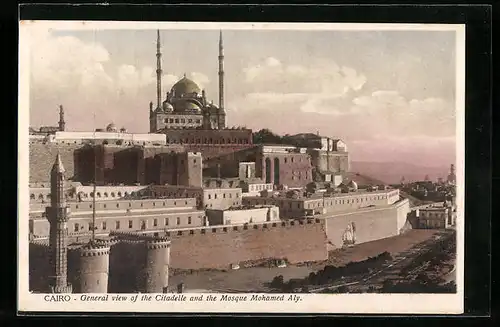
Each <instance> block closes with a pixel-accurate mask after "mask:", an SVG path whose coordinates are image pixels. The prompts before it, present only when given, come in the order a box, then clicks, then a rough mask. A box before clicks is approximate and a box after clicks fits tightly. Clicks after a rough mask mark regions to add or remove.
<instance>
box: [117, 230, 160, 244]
mask: <svg viewBox="0 0 500 327" xmlns="http://www.w3.org/2000/svg"><path fill="white" fill-rule="evenodd" d="M156 234H157V233H156ZM109 236H111V237H112V238H113V239H115V240H117V241H118V242H119V241H122V240H131V241H138V242H144V241H146V242H147V244H148V246H150V245H151V246H157V245H160V244H163V245H169V244H170V238H168V237H166V236H160V235H155V234H153V235H151V234H146V233H143V232H125V231H111V232H110V233H109Z"/></svg>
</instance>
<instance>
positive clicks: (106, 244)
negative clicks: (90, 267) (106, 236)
mask: <svg viewBox="0 0 500 327" xmlns="http://www.w3.org/2000/svg"><path fill="white" fill-rule="evenodd" d="M111 243H112V242H110V241H107V240H100V239H96V240H92V241H90V242H88V243H87V244H85V245H84V246H82V247H80V248H79V249H78V250H79V253H80V256H82V257H95V256H101V255H109V251H110V249H111Z"/></svg>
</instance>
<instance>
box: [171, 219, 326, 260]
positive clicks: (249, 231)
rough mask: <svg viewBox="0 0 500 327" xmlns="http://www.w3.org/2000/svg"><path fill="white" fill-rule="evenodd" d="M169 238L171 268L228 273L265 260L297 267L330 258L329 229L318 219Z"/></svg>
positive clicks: (209, 229)
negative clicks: (235, 266)
mask: <svg viewBox="0 0 500 327" xmlns="http://www.w3.org/2000/svg"><path fill="white" fill-rule="evenodd" d="M167 235H168V236H170V237H171V239H172V245H171V252H170V267H171V268H179V269H228V268H229V266H230V265H231V264H238V263H240V262H244V261H258V260H262V259H286V260H287V261H288V262H290V263H292V264H297V263H302V262H310V261H323V260H326V259H327V258H328V253H327V249H326V242H327V240H326V234H325V228H324V225H323V222H322V221H320V220H318V219H316V220H314V219H311V220H301V221H286V222H285V221H283V222H269V223H264V224H245V225H237V226H214V227H202V228H196V229H183V230H177V231H170V232H168V233H167Z"/></svg>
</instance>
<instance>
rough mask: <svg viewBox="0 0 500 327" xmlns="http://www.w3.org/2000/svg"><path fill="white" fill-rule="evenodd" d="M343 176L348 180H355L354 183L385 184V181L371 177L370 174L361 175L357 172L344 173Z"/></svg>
mask: <svg viewBox="0 0 500 327" xmlns="http://www.w3.org/2000/svg"><path fill="white" fill-rule="evenodd" d="M345 177H346V179H348V180H353V181H355V182H356V184H358V185H387V183H385V182H383V181H381V180H379V179H376V178H373V177H370V176H366V175H363V174H361V173H358V172H349V173H346V175H345Z"/></svg>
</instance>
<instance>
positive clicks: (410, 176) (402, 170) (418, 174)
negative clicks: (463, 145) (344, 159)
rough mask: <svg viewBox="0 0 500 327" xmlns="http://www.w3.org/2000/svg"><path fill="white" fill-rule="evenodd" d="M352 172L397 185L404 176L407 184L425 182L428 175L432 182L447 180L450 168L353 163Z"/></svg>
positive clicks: (385, 163) (394, 163) (388, 163)
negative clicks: (440, 178) (441, 179)
mask: <svg viewBox="0 0 500 327" xmlns="http://www.w3.org/2000/svg"><path fill="white" fill-rule="evenodd" d="M351 172H352V173H359V174H362V175H365V176H371V177H372V178H374V179H377V180H381V181H384V182H385V183H387V184H397V183H399V182H400V181H401V177H402V176H404V177H405V180H406V181H407V182H411V181H421V180H424V178H425V176H426V175H428V176H429V178H430V180H432V181H436V180H437V179H438V177H442V178H446V176H447V175H448V172H449V167H448V166H447V167H425V166H419V165H418V164H410V163H405V162H367V161H352V162H351Z"/></svg>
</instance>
